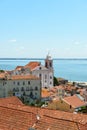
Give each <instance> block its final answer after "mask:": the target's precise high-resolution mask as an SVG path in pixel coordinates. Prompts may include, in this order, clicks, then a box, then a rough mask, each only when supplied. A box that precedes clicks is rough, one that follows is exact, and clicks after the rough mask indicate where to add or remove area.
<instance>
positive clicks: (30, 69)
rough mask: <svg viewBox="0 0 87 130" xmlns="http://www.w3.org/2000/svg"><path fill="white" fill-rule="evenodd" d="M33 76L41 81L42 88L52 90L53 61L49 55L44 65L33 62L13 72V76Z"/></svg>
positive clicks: (18, 67)
mask: <svg viewBox="0 0 87 130" xmlns="http://www.w3.org/2000/svg"><path fill="white" fill-rule="evenodd" d="M29 74H32V75H34V76H37V77H39V78H40V80H41V87H42V88H51V87H53V77H54V69H53V59H52V58H51V56H50V55H49V54H48V55H47V56H46V59H45V63H44V65H42V64H41V62H37V61H33V62H29V63H28V64H27V65H25V66H17V67H16V69H15V70H14V71H13V72H12V75H29Z"/></svg>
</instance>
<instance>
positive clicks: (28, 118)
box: [0, 104, 87, 130]
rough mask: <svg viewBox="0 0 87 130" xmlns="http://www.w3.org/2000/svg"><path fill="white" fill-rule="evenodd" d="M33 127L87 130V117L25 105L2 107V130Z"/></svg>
mask: <svg viewBox="0 0 87 130" xmlns="http://www.w3.org/2000/svg"><path fill="white" fill-rule="evenodd" d="M36 115H39V116H40V118H39V120H37V119H36ZM32 126H33V128H35V129H36V130H86V128H87V115H83V114H74V113H68V112H63V111H57V110H49V109H42V108H38V107H30V106H25V105H14V104H9V105H6V106H0V129H1V130H28V129H29V128H30V127H32Z"/></svg>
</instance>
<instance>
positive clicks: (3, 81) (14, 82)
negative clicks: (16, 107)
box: [0, 73, 41, 101]
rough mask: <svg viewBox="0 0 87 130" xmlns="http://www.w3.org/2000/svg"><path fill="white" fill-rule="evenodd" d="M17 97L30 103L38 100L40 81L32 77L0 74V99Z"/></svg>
mask: <svg viewBox="0 0 87 130" xmlns="http://www.w3.org/2000/svg"><path fill="white" fill-rule="evenodd" d="M9 96H18V97H23V98H24V100H26V101H30V100H33V99H40V97H41V84H40V79H39V78H38V77H36V76H34V75H25V76H24V75H12V76H11V75H8V74H5V73H3V74H0V98H2V97H9Z"/></svg>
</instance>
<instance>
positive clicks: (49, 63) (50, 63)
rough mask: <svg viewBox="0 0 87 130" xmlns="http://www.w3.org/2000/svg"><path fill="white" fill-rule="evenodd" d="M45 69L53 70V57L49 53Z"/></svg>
mask: <svg viewBox="0 0 87 130" xmlns="http://www.w3.org/2000/svg"><path fill="white" fill-rule="evenodd" d="M45 67H46V68H48V69H53V60H52V58H51V56H50V55H49V53H48V54H47V56H46V59H45Z"/></svg>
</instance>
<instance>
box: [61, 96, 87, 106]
mask: <svg viewBox="0 0 87 130" xmlns="http://www.w3.org/2000/svg"><path fill="white" fill-rule="evenodd" d="M63 101H65V102H66V103H68V104H69V105H71V106H72V107H73V108H78V107H81V106H86V103H85V102H84V101H82V100H81V99H79V98H78V97H77V96H76V95H74V96H70V97H65V98H64V99H63Z"/></svg>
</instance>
